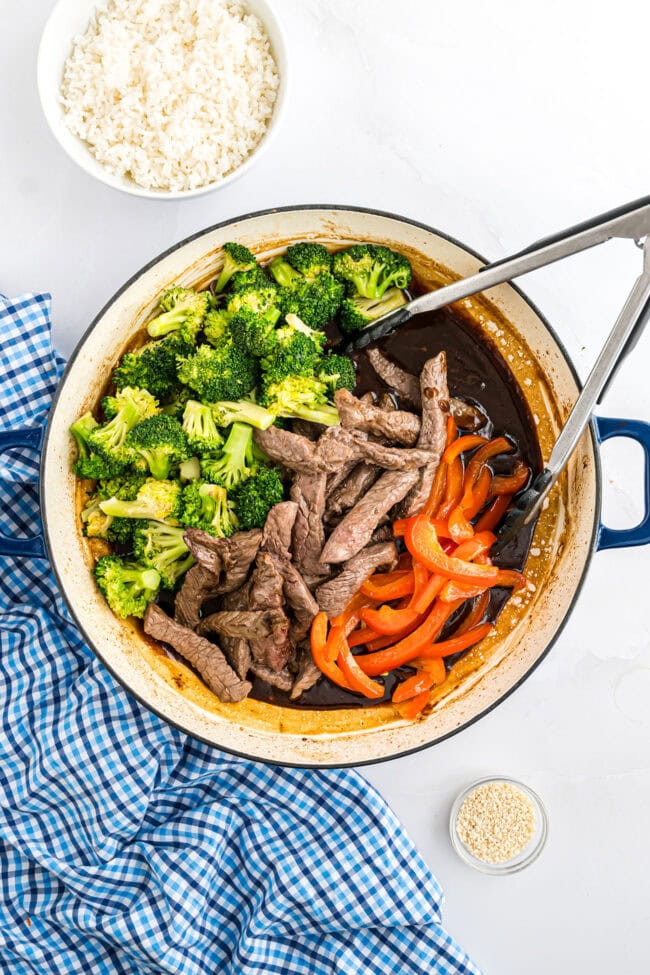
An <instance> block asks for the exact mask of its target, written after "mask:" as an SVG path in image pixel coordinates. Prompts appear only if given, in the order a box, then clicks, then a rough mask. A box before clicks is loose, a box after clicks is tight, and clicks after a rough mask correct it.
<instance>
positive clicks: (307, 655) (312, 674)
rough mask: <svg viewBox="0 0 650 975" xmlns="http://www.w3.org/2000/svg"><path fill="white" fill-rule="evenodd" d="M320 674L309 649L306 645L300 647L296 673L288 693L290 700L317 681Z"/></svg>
mask: <svg viewBox="0 0 650 975" xmlns="http://www.w3.org/2000/svg"><path fill="white" fill-rule="evenodd" d="M321 676H322V675H321V672H320V670H319V669H318V667H317V666H316V664H315V663H314V658H313V657H312V655H311V650H310V649H309V647H308V646H305V647H302V648H301V650H300V657H299V661H298V674H297V676H296V679H295V681H294V683H293V687H292V688H291V694H290V695H289V696H290V697H291V700H292V701H295V700H296V698H298V697H300V695H301V694H304V693H305V691H308V690H309V689H310V688H311V687H313V686H314V684H316V683H318V681H319V680H320V678H321Z"/></svg>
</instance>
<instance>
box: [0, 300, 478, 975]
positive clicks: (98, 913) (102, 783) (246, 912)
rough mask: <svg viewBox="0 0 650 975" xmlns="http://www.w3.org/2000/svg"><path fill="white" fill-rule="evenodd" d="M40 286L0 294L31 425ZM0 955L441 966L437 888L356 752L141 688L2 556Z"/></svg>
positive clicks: (11, 414)
mask: <svg viewBox="0 0 650 975" xmlns="http://www.w3.org/2000/svg"><path fill="white" fill-rule="evenodd" d="M49 308H50V299H49V296H47V295H23V296H22V297H20V298H17V299H16V300H15V301H8V300H6V299H2V298H1V297H0V428H4V429H11V428H14V429H15V428H17V427H21V426H22V427H24V426H34V425H39V424H42V423H43V422H44V421H45V419H46V416H47V411H48V407H49V404H50V401H51V397H52V394H53V392H54V389H55V387H56V384H57V382H58V380H59V378H60V375H61V370H62V366H63V363H62V361H61V360H60V359H59V358H58V357H57V356H56V354H55V353H54V352H53V350H52V347H51V344H50V324H49ZM37 474H38V465H37V458H35V457H34V456H33V454H32V455H30V453H29V451H26V450H14V451H12V452H7V453H5V454H4V455H3V456H2V457H0V526H1V528H0V530H1V531H2V532H3V533H4V534H5V535H6V534H10V533H11V534H14V535H19V534H30V533H31V532H33V530H34V529H35V527H36V526H37V525H38V517H39V515H38V497H37V490H36V480H37ZM0 885H1V886H0V959H1V964H0V970H2V971H3V972H5V971H6V972H10V973H11V975H22V973H28V972H29V973H38V975H45V973H57V975H73V973H78V972H92V973H100V975H104V973H111V975H118V973H119V975H127V973H128V975H145V973H163V972H164V973H173V975H207V973H213V972H215V973H216V972H220V973H227V975H251V973H264V975H273V973H278V975H294V973H295V975H306V973H310V975H325V973H333V972H340V973H345V975H355V973H363V975H391V973H400V975H409V973H412V972H439V973H449V975H457V973H458V975H459V973H472V975H476V973H477V969H476V968H475V967H474V965H473V964H472V962H471V961H470V960H469V959H468V957H467V956H466V955H465V953H464V952H463V951H461V949H460V948H459V947H458V945H456V944H455V942H454V941H453V940H452V939H451V938H450V937H449V936H448V935H447V934H446V932H445V931H444V930H443V928H442V927H441V915H440V907H441V901H442V892H441V890H440V887H439V886H438V883H437V882H436V880H435V878H434V877H433V876H432V874H431V872H430V871H429V869H428V868H427V866H426V865H425V864H424V862H423V861H422V859H421V857H420V855H419V853H418V852H417V850H416V849H415V847H414V846H413V844H412V843H411V841H410V840H409V839H408V837H407V836H406V835H405V833H404V830H403V829H402V827H401V826H400V824H399V822H398V821H397V820H396V818H395V816H394V815H393V813H392V812H391V811H390V809H389V808H388V807H387V806H386V804H385V802H384V801H383V800H382V799H381V797H380V796H379V795H378V794H377V793H376V792H375V791H374V790H373V789H372V787H371V786H370V785H369V784H368V783H367V782H365V781H364V780H363V779H362V778H361V776H360V775H358V774H357V773H356V772H353V771H308V770H297V769H285V768H277V767H270V766H264V765H260V764H257V763H253V762H248V761H243V760H241V759H238V758H233V757H231V756H229V755H225V754H222V753H221V752H218V751H216V750H215V749H212V748H209V747H208V746H206V745H203V744H201V743H199V742H197V741H194V740H193V739H192V738H189V737H187V736H186V735H183V734H182V733H181V732H179V731H176V730H175V729H173V728H171V727H169V726H168V725H167V724H165V723H164V722H163V721H162V720H161V719H159V718H157V717H156V716H155V715H153V714H151V713H150V712H149V711H147V710H146V709H145V708H143V707H142V706H141V705H139V704H138V703H137V702H136V701H135V700H133V699H132V698H131V697H130V696H129V695H128V694H127V693H126V691H124V690H123V689H122V687H120V685H119V684H117V683H116V682H115V680H113V678H112V677H111V676H110V674H109V673H108V672H107V671H106V670H105V669H104V668H103V667H102V665H101V664H100V663H99V662H98V661H97V660H96V659H95V657H94V656H93V654H92V652H91V651H90V650H89V649H88V647H86V646H85V645H84V643H83V641H82V639H81V637H80V634H79V633H78V631H77V630H76V628H75V626H74V624H73V623H72V621H71V619H70V617H69V615H68V613H67V610H66V608H65V606H64V604H63V601H62V599H61V597H60V595H59V593H58V591H57V587H56V584H55V582H54V579H53V577H52V575H51V573H50V570H49V566H48V564H47V562H46V561H44V560H38V559H20V558H16V559H12V558H0Z"/></svg>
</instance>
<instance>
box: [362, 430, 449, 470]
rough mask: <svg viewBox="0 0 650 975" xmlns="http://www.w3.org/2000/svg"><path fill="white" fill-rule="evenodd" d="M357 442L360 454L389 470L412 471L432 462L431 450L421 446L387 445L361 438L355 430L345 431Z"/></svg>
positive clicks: (372, 462)
mask: <svg viewBox="0 0 650 975" xmlns="http://www.w3.org/2000/svg"><path fill="white" fill-rule="evenodd" d="M345 432H347V433H348V434H349V436H350V438H351V439H352V440H353V441H354V442H356V443H357V445H358V449H359V454H360V456H361V457H362V458H363V459H364V460H367V461H369V462H370V463H371V464H376V465H377V467H383V468H384V470H387V471H412V470H416V469H417V468H418V467H425V466H426V465H427V464H430V463H431V460H432V457H431V451H430V450H428V449H423V448H420V447H387V446H385V445H384V444H381V443H376V442H375V441H373V440H367V439H361V438H362V434H360V433H357V432H356V431H354V430H348V431H345Z"/></svg>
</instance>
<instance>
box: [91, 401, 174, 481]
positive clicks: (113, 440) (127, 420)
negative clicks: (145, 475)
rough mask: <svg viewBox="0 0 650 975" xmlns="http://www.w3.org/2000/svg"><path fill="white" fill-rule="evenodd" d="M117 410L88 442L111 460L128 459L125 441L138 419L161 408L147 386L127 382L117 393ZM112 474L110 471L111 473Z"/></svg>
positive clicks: (96, 429) (148, 415)
mask: <svg viewBox="0 0 650 975" xmlns="http://www.w3.org/2000/svg"><path fill="white" fill-rule="evenodd" d="M115 400H116V410H117V412H116V413H115V415H114V416H113V418H112V419H111V420H109V421H108V423H104V424H103V425H102V426H99V427H95V429H94V430H91V431H90V433H89V434H88V446H89V447H90V448H91V449H92V450H96V451H97V452H98V453H99V454H101V455H102V456H103V457H106V458H107V459H108V460H114V461H122V462H126V461H128V460H129V457H128V453H127V451H126V449H125V446H124V443H125V440H126V437H127V434H128V432H129V430H131V429H132V428H133V427H134V426H135V425H136V423H140V421H141V420H144V419H146V418H147V417H150V416H154V414H156V413H157V412H158V403H157V402H156V400H155V399H154V397H153V396H152V395H151V393H149V392H147V390H146V389H134V388H132V387H130V386H127V387H126V388H125V389H122V390H120V392H119V393H118V394H117V396H116V397H115ZM109 476H110V475H109Z"/></svg>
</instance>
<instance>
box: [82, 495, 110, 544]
mask: <svg viewBox="0 0 650 975" xmlns="http://www.w3.org/2000/svg"><path fill="white" fill-rule="evenodd" d="M99 500H100V499H99V497H98V496H97V495H96V494H95V495H93V497H91V498H90V500H89V501H88V503H87V504H86V505H85V507H84V509H83V511H82V512H81V523H82V526H83V533H84V535H86V536H87V537H88V538H108V529H109V528H110V527H111V522H112V520H113V519H112V518H111V516H110V515H107V514H104V512H103V511H102V509H101V508H100V507H99Z"/></svg>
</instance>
